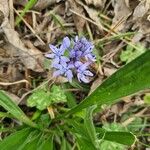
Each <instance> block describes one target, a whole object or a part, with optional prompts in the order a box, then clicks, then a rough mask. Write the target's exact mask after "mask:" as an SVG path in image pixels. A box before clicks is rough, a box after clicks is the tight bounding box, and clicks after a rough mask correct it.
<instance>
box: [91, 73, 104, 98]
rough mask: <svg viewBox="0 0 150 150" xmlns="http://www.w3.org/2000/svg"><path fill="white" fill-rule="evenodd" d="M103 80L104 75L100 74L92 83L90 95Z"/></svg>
mask: <svg viewBox="0 0 150 150" xmlns="http://www.w3.org/2000/svg"><path fill="white" fill-rule="evenodd" d="M102 81H103V78H102V76H100V77H99V78H97V79H96V80H95V81H94V82H93V83H92V86H91V88H90V92H89V95H90V94H91V93H92V92H93V91H94V90H95V89H96V88H97V87H98V86H99V85H100V84H101V83H102Z"/></svg>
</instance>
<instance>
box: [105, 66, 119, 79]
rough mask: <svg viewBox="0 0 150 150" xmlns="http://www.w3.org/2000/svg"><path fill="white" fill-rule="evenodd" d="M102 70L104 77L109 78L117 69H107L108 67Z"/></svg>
mask: <svg viewBox="0 0 150 150" xmlns="http://www.w3.org/2000/svg"><path fill="white" fill-rule="evenodd" d="M103 70H104V75H105V76H107V77H109V76H111V75H112V74H113V73H115V72H116V71H117V69H115V68H108V67H104V68H103Z"/></svg>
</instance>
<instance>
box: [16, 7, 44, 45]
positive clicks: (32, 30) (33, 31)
mask: <svg viewBox="0 0 150 150" xmlns="http://www.w3.org/2000/svg"><path fill="white" fill-rule="evenodd" d="M14 11H15V13H16V14H17V15H18V16H19V17H20V18H21V19H22V21H23V22H24V23H25V25H26V26H27V27H28V28H29V29H30V30H31V32H32V33H33V34H34V35H35V36H36V37H37V39H38V40H39V41H40V42H41V43H42V44H43V45H45V42H44V41H43V40H42V39H41V38H40V37H39V36H38V35H37V34H36V32H35V30H34V29H33V28H32V27H31V26H30V25H29V24H28V23H27V22H26V20H25V19H24V18H23V17H22V16H21V15H20V14H19V13H18V12H17V10H16V9H15V8H14Z"/></svg>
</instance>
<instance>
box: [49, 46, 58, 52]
mask: <svg viewBox="0 0 150 150" xmlns="http://www.w3.org/2000/svg"><path fill="white" fill-rule="evenodd" d="M49 47H50V49H51V50H52V52H53V53H57V52H58V51H59V49H58V48H57V47H56V46H54V45H51V44H49Z"/></svg>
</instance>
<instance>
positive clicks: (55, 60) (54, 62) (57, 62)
mask: <svg viewBox="0 0 150 150" xmlns="http://www.w3.org/2000/svg"><path fill="white" fill-rule="evenodd" d="M59 62H60V58H59V57H56V58H54V59H53V61H52V67H53V66H55V65H56V64H59Z"/></svg>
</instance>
